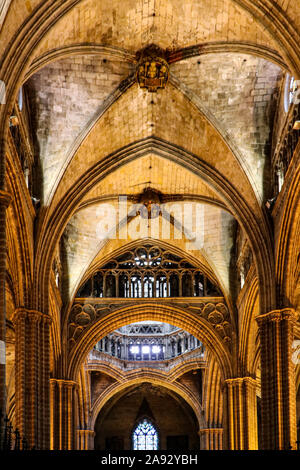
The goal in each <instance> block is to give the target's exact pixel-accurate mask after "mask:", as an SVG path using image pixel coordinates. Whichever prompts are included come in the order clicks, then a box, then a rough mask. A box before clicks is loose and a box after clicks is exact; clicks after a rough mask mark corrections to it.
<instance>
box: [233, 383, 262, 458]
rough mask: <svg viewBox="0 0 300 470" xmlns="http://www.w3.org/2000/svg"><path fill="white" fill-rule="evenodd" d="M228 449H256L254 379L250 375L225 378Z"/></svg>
mask: <svg viewBox="0 0 300 470" xmlns="http://www.w3.org/2000/svg"><path fill="white" fill-rule="evenodd" d="M225 387H226V388H225V400H226V402H225V403H226V411H227V428H228V442H227V445H226V447H228V449H229V450H255V449H257V406H256V381H255V380H254V379H252V378H251V377H237V378H234V379H228V380H225Z"/></svg>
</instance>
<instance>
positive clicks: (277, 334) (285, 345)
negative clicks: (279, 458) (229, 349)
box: [256, 309, 297, 450]
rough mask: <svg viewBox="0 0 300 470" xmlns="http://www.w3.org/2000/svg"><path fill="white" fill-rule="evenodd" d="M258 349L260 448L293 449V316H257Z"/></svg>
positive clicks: (286, 313) (284, 312) (289, 311)
mask: <svg viewBox="0 0 300 470" xmlns="http://www.w3.org/2000/svg"><path fill="white" fill-rule="evenodd" d="M256 320H257V322H258V326H259V335H260V349H261V414H262V445H263V448H264V449H266V450H284V449H289V448H290V447H292V448H293V449H295V448H296V440H297V428H296V390H295V373H294V364H293V363H292V360H291V356H292V342H293V329H294V323H295V314H294V312H293V310H292V309H283V310H275V311H273V312H270V313H267V314H265V315H260V316H259V317H257V319H256Z"/></svg>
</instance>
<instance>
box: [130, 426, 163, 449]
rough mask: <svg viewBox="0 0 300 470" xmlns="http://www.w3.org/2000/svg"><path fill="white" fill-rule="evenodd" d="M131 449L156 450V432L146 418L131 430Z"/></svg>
mask: <svg viewBox="0 0 300 470" xmlns="http://www.w3.org/2000/svg"><path fill="white" fill-rule="evenodd" d="M133 450H158V432H157V430H156V429H155V427H154V426H153V424H152V423H151V422H150V421H148V420H147V419H143V420H142V421H141V422H140V423H139V424H138V425H137V427H136V428H135V430H134V431H133Z"/></svg>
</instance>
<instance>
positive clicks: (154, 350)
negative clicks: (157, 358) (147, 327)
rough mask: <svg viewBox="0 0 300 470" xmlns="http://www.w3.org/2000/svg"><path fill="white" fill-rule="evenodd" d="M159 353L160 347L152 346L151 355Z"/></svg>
mask: <svg viewBox="0 0 300 470" xmlns="http://www.w3.org/2000/svg"><path fill="white" fill-rule="evenodd" d="M160 351H161V347H160V346H152V352H153V354H158V353H160Z"/></svg>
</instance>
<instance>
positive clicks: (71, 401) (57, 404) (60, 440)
mask: <svg viewBox="0 0 300 470" xmlns="http://www.w3.org/2000/svg"><path fill="white" fill-rule="evenodd" d="M50 384H51V395H50V401H51V444H50V449H51V450H74V449H76V447H77V446H76V438H75V429H76V419H75V416H76V414H75V409H76V386H77V384H76V382H73V381H72V380H63V379H50Z"/></svg>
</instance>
